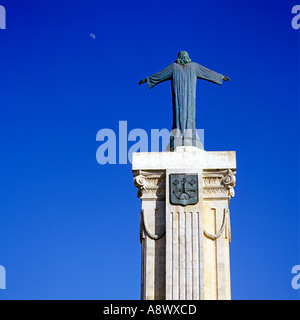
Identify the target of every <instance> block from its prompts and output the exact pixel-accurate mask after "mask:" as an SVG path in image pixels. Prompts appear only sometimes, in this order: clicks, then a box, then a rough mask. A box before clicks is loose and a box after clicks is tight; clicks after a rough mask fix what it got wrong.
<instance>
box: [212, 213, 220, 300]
mask: <svg viewBox="0 0 300 320" xmlns="http://www.w3.org/2000/svg"><path fill="white" fill-rule="evenodd" d="M213 211H214V218H215V219H214V220H215V221H214V225H215V230H214V234H216V233H217V230H218V225H217V209H216V208H214V209H213ZM217 241H218V240H217V239H216V240H215V241H214V245H215V268H216V300H218V298H219V297H218V287H219V284H218V246H217Z"/></svg>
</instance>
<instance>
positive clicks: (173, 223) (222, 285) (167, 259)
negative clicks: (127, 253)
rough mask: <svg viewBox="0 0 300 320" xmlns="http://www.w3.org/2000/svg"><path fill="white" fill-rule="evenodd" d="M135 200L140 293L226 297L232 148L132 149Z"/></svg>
mask: <svg viewBox="0 0 300 320" xmlns="http://www.w3.org/2000/svg"><path fill="white" fill-rule="evenodd" d="M132 166H133V175H134V183H135V186H136V187H137V188H138V197H139V198H140V200H141V204H142V209H141V218H140V221H141V224H140V226H141V227H140V240H141V244H142V274H141V299H145V300H165V299H166V300H203V299H209V300H218V299H230V265H229V243H230V239H231V231H230V217H229V200H230V199H231V197H233V196H234V189H233V187H234V185H235V172H236V156H235V152H234V151H220V152H210V151H204V150H201V149H199V148H196V147H192V146H185V147H177V148H176V149H175V151H174V152H150V153H134V154H133V161H132Z"/></svg>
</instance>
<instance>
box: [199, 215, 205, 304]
mask: <svg viewBox="0 0 300 320" xmlns="http://www.w3.org/2000/svg"><path fill="white" fill-rule="evenodd" d="M198 230H199V242H198V245H199V299H200V300H204V298H205V292H204V243H203V242H204V239H203V237H204V236H203V209H202V210H201V211H199V212H198Z"/></svg>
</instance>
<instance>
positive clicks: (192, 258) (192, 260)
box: [191, 212, 195, 300]
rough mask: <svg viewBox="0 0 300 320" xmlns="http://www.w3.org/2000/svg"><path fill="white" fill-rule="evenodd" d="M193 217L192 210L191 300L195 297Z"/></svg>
mask: <svg viewBox="0 0 300 320" xmlns="http://www.w3.org/2000/svg"><path fill="white" fill-rule="evenodd" d="M193 218H194V214H193V212H191V246H192V257H191V268H192V270H191V271H192V272H191V277H192V283H191V290H192V292H191V296H192V300H193V299H195V294H194V268H195V266H194V246H193V244H194V230H193Z"/></svg>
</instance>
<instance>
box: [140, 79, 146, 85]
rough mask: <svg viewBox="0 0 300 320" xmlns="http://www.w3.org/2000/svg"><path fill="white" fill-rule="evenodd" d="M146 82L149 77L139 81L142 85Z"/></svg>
mask: <svg viewBox="0 0 300 320" xmlns="http://www.w3.org/2000/svg"><path fill="white" fill-rule="evenodd" d="M145 82H147V79H142V80H141V81H140V82H139V84H140V85H141V84H143V83H145Z"/></svg>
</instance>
